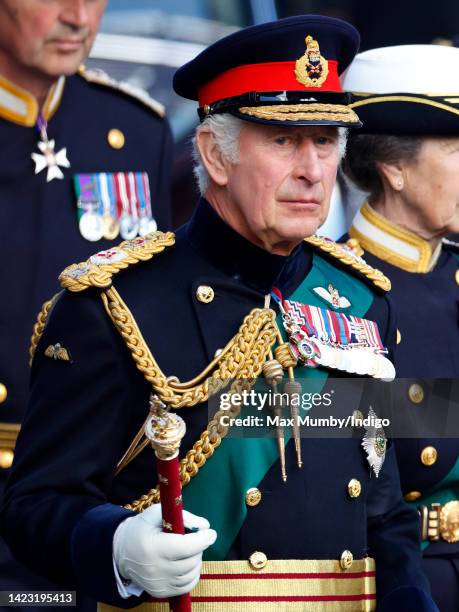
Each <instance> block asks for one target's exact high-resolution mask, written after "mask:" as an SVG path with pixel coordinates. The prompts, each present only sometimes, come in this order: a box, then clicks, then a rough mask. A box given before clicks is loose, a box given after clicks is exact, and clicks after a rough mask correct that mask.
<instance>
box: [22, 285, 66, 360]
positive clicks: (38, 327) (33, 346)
mask: <svg viewBox="0 0 459 612" xmlns="http://www.w3.org/2000/svg"><path fill="white" fill-rule="evenodd" d="M58 297H59V293H56V295H54V296H53V297H52V298H51V299H50V300H48V301H47V302H45V303H44V304H43V306H42V307H41V310H40V312H39V313H38V316H37V321H36V323H35V325H34V326H33V332H32V337H31V338H30V348H29V366H32V361H33V358H34V355H35V351H36V350H37V346H38V343H39V342H40V338H41V337H42V335H43V332H44V330H45V326H46V320H47V318H48V315H49V313H50V312H51V310H52V308H53V306H54V304H55V303H56V300H57V298H58Z"/></svg>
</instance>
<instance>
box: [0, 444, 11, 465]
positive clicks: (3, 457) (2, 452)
mask: <svg viewBox="0 0 459 612" xmlns="http://www.w3.org/2000/svg"><path fill="white" fill-rule="evenodd" d="M13 459H14V453H13V451H12V450H11V449H10V448H0V468H1V469H3V470H7V469H8V468H10V467H11V466H12V464H13Z"/></svg>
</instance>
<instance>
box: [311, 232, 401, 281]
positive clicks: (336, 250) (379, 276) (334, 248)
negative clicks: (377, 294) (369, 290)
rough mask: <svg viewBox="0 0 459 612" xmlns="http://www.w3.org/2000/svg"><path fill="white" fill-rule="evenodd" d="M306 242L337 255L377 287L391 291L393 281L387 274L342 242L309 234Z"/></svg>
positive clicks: (337, 257) (336, 256)
mask: <svg viewBox="0 0 459 612" xmlns="http://www.w3.org/2000/svg"><path fill="white" fill-rule="evenodd" d="M305 242H307V243H308V244H310V245H312V246H313V247H317V248H318V249H320V250H321V251H324V252H325V253H327V254H328V255H331V256H332V257H335V258H336V259H338V260H339V261H341V262H342V263H343V264H346V265H348V266H350V267H351V268H353V269H354V270H357V272H360V274H363V276H365V277H366V278H368V279H369V280H371V281H372V282H373V284H374V285H375V286H376V287H379V288H380V289H382V290H383V291H390V289H391V282H390V280H389V279H388V278H387V276H385V275H384V274H383V273H382V272H381V270H378V269H377V268H373V267H372V266H370V265H369V264H367V263H366V261H365V260H364V259H362V258H361V257H359V256H358V255H356V254H355V253H354V252H353V251H352V250H351V248H349V247H348V248H346V247H345V246H344V245H342V244H337V243H336V242H333V241H332V240H329V239H328V238H322V237H320V236H309V238H305Z"/></svg>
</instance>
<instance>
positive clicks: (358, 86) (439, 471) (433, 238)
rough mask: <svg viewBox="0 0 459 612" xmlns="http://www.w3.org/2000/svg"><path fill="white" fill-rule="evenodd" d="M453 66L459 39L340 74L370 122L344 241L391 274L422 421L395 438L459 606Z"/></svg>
mask: <svg viewBox="0 0 459 612" xmlns="http://www.w3.org/2000/svg"><path fill="white" fill-rule="evenodd" d="M458 75H459V49H457V48H451V47H443V46H435V45H404V46H399V47H384V48H381V49H373V50H371V51H366V52H365V53H362V54H359V55H358V56H357V57H356V59H355V61H354V63H353V64H352V65H351V67H350V68H349V70H348V72H347V74H346V77H345V80H344V87H345V88H346V89H348V90H350V91H353V92H356V102H355V104H354V105H353V106H354V108H355V109H356V111H357V112H358V113H359V116H360V117H361V119H362V120H363V123H364V127H363V130H362V131H363V132H364V133H362V134H359V135H357V136H352V137H351V138H350V140H349V143H348V153H347V157H346V160H347V161H346V167H347V172H348V174H349V175H350V176H351V178H353V179H354V181H355V182H356V184H357V185H358V186H359V187H360V189H363V190H365V191H366V192H369V196H368V201H367V202H365V203H364V204H363V206H362V208H360V210H359V212H358V213H357V215H356V217H355V219H354V221H353V223H352V225H351V228H350V231H349V234H350V236H351V240H350V241H349V243H348V244H351V245H352V246H354V248H359V249H360V250H359V252H360V253H361V254H363V256H364V257H365V259H366V260H367V261H368V262H370V263H371V264H372V265H375V266H377V267H378V268H380V269H382V270H383V271H384V273H385V274H387V276H388V277H389V278H390V280H391V282H392V293H391V295H392V301H393V303H394V306H395V308H396V312H397V325H398V331H397V338H398V339H397V341H398V347H397V351H396V357H395V365H396V370H397V375H398V377H399V378H400V379H401V380H399V381H398V382H397V396H398V408H399V410H400V413H401V414H402V413H403V414H405V415H406V417H407V418H409V419H410V420H411V421H412V423H413V425H414V429H413V430H412V431H413V432H416V431H417V432H418V435H417V437H416V438H414V437H412V438H403V439H401V440H400V441H398V440H397V441H396V449H397V457H398V460H399V468H400V475H401V484H402V491H403V493H404V495H405V500H406V501H408V502H410V503H411V504H412V505H413V506H415V507H418V508H419V511H420V515H421V535H422V540H423V542H422V548H423V551H424V568H425V571H426V573H427V575H428V576H429V578H430V581H431V588H432V593H433V595H434V598H435V600H436V602H437V603H438V606H439V608H440V609H441V610H442V611H444V612H449V611H451V612H453V611H456V610H458V609H459V439H458V437H459V436H458V430H457V428H455V427H454V425H453V423H452V421H451V417H454V413H453V411H455V412H456V414H457V410H458V407H459V406H458V395H457V386H456V391H454V385H453V384H452V382H451V381H454V380H455V379H456V380H457V379H458V377H459V324H458V304H459V245H458V244H455V243H453V242H451V241H450V240H447V239H446V237H447V236H448V235H450V234H454V233H457V232H458V231H459V197H458V193H459V175H458V167H459V104H458V102H459V98H458V97H457V92H459V78H458ZM448 92H449V93H448ZM448 379H449V380H448ZM448 401H450V402H451V405H450V407H449V411H451V412H452V414H451V415H448ZM403 409H404V410H403ZM448 416H449V418H450V422H449V424H447V421H446V418H445V417H448ZM455 418H456V423H457V417H455ZM403 433H404V432H403V431H400V433H399V435H400V436H403ZM408 435H410V434H409V433H408ZM436 435H437V436H443V437H435V436H436ZM448 435H449V436H456V437H455V438H451V437H450V438H445V436H448Z"/></svg>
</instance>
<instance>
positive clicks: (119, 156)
mask: <svg viewBox="0 0 459 612" xmlns="http://www.w3.org/2000/svg"><path fill="white" fill-rule="evenodd" d="M2 83H3V81H0V87H3V84H2ZM23 93H24V92H23ZM23 93H22V94H21V95H23ZM27 95H28V97H29V98H30V100H28V103H29V104H32V102H33V101H32V96H30V95H29V94H27ZM2 100H3V98H2ZM2 104H3V103H2ZM153 108H156V109H157V110H156V111H155V110H153ZM9 112H10V109H8V108H6V107H4V106H3V105H0V135H1V142H2V162H1V164H0V240H1V244H2V247H3V249H4V253H5V256H4V262H3V265H2V266H1V271H0V284H1V287H2V295H3V300H2V306H1V313H0V336H1V338H2V342H1V346H0V383H1V384H2V388H1V389H2V391H1V394H0V401H1V402H2V403H1V404H0V459H1V468H0V480H1V483H2V487H3V482H4V479H5V476H6V473H7V471H8V470H7V468H8V466H9V465H10V463H11V458H12V452H13V449H14V438H15V435H16V432H17V429H18V427H19V425H18V424H19V423H20V420H21V418H22V415H23V412H24V410H25V405H26V402H27V395H28V379H29V366H28V359H29V357H28V348H29V344H30V336H31V331H32V326H33V324H34V322H35V318H36V313H37V311H38V309H40V307H41V305H42V303H43V302H44V301H45V300H46V299H49V297H50V296H51V295H53V294H54V293H55V292H56V291H57V290H58V289H59V287H58V283H57V282H56V278H57V274H58V273H59V271H60V270H62V268H63V267H65V266H66V265H67V264H68V263H70V262H71V261H74V260H75V259H81V258H83V259H84V258H86V257H88V256H89V255H90V253H91V252H93V251H94V248H95V246H94V244H93V243H91V242H89V241H88V240H85V239H84V238H83V237H82V236H81V235H80V232H79V228H78V219H77V197H76V195H75V191H74V186H73V177H74V176H75V175H76V174H79V173H83V172H84V173H98V172H108V173H114V172H124V173H126V172H128V171H133V172H141V171H143V172H147V173H148V176H149V182H150V189H151V199H152V209H153V214H154V216H155V218H156V220H157V222H158V225H159V227H161V228H166V229H167V228H168V227H169V223H170V207H169V166H170V163H171V146H172V143H171V135H170V130H169V126H168V123H167V121H166V120H165V119H164V116H163V115H164V113H163V112H162V111H161V107H160V105H159V104H155V103H154V101H152V100H150V102H148V101H145V100H140V99H138V98H137V97H136V96H134V95H129V94H128V93H126V92H122V91H118V90H116V89H114V87H112V86H107V85H104V84H99V83H97V82H89V81H88V80H87V78H85V77H84V76H83V75H76V76H72V77H69V78H67V79H66V80H65V84H64V89H63V93H62V97H61V99H60V101H58V102H56V103H55V109H54V114H53V115H52V116H51V118H50V119H49V121H48V128H47V131H48V137H49V138H50V139H54V140H55V143H56V151H57V150H59V149H61V148H63V147H66V149H67V157H68V159H69V160H70V164H71V167H70V168H62V170H63V172H64V178H63V180H53V181H51V182H49V183H48V182H46V170H45V171H44V172H42V173H40V174H38V175H35V174H34V164H33V162H32V159H31V153H32V152H34V151H35V152H38V149H37V142H38V141H39V134H38V132H37V130H36V128H35V127H34V126H33V125H30V124H31V123H32V124H33V122H34V119H33V117H32V120H31V117H30V114H31V113H30V111H29V112H28V115H29V116H24V117H21V116H19V117H18V118H16V119H15V120H14V121H13V119H12V118H10V115H9ZM32 114H33V113H32ZM114 130H116V132H115V134H117V135H118V142H115V143H114V144H115V145H116V148H115V147H114V146H112V145H113V141H112V144H110V142H109V140H110V138H109V134H110V132H111V131H112V132H113V131H114ZM120 139H122V142H120ZM117 242H119V238H118V239H117ZM97 244H100V247H101V248H103V247H107V246H109V245H110V244H113V241H111V242H109V241H107V240H100V241H99V242H98V243H97ZM5 554H6V551H5ZM11 562H12V561H11ZM18 571H19V570H17V568H14V569H13V567H12V566H11V565H10V561H9V560H8V561H7V560H6V559H5V561H4V562H2V561H0V576H1V578H0V580H1V585H2V587H1V588H2V589H7V588H12V587H13V586H17V587H19V585H20V584H21V583H22V584H24V581H25V582H26V583H27V584H29V585H30V586H33V584H34V583H33V582H32V578H31V577H30V576H29V577H27V579H25V578H19V576H18Z"/></svg>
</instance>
